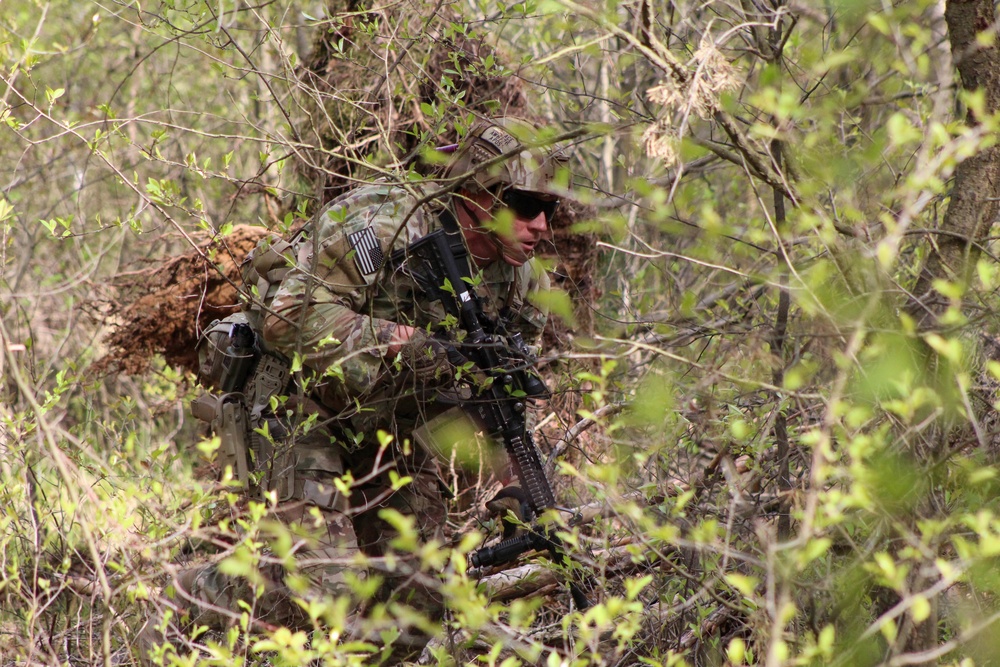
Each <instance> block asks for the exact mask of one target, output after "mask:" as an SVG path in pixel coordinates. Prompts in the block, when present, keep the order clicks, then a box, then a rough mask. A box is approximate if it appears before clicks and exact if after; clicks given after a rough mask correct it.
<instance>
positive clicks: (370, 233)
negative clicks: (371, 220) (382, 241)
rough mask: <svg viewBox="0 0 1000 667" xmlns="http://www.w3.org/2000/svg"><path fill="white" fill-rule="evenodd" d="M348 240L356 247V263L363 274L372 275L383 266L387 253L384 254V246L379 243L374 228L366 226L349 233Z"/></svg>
mask: <svg viewBox="0 0 1000 667" xmlns="http://www.w3.org/2000/svg"><path fill="white" fill-rule="evenodd" d="M347 240H348V242H350V244H351V247H352V248H354V263H355V264H357V265H358V271H360V272H361V275H363V276H370V275H371V274H373V273H375V272H376V271H378V270H379V269H381V268H382V262H383V261H385V255H383V254H382V246H381V245H379V242H378V237H377V236H375V230H374V229H373V228H371V227H365V228H364V229H362V230H361V231H359V232H354V233H353V234H349V235H348V236H347Z"/></svg>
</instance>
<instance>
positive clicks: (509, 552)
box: [469, 532, 549, 567]
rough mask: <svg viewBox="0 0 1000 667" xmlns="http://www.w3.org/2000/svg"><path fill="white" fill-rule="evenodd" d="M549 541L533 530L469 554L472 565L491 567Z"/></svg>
mask: <svg viewBox="0 0 1000 667" xmlns="http://www.w3.org/2000/svg"><path fill="white" fill-rule="evenodd" d="M548 544H549V541H548V540H547V539H545V538H544V537H542V536H541V535H539V534H538V533H535V532H527V533H521V534H520V535H516V536H514V537H511V538H508V539H506V540H501V541H500V542H497V543H496V544H494V545H493V546H491V547H483V548H482V549H477V550H475V551H473V552H472V553H471V554H469V563H470V564H471V565H472V567H492V566H494V565H502V564H504V563H509V562H510V561H512V560H515V559H517V558H518V557H520V556H521V554H524V553H527V552H529V551H537V550H539V549H545V548H547V547H548Z"/></svg>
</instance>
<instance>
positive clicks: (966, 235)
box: [913, 0, 1000, 330]
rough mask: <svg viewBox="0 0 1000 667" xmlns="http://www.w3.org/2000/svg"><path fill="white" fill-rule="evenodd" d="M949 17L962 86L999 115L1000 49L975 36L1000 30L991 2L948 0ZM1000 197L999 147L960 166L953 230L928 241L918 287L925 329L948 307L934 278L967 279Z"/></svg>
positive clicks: (949, 217)
mask: <svg viewBox="0 0 1000 667" xmlns="http://www.w3.org/2000/svg"><path fill="white" fill-rule="evenodd" d="M945 21H946V23H947V24H948V37H949V41H950V43H951V52H952V58H953V60H954V62H955V65H956V67H957V69H958V73H959V76H960V77H961V82H962V89H963V90H969V91H974V90H981V91H983V93H985V97H986V105H985V111H986V112H987V113H996V112H997V110H1000V48H998V46H997V45H996V44H995V43H994V44H991V45H989V46H984V45H983V44H980V43H979V42H978V41H977V40H976V35H978V34H980V33H982V32H986V31H993V32H994V33H996V32H997V25H996V12H995V9H994V6H993V2H992V0H948V2H947V3H946V5H945ZM966 121H967V122H968V124H969V125H971V126H976V125H978V124H979V122H980V121H979V119H978V118H976V117H975V114H974V112H972V111H971V110H970V111H969V113H968V116H967V118H966ZM998 199H1000V147H992V148H987V149H985V150H982V151H980V152H978V153H977V154H976V155H974V156H972V157H970V158H968V159H967V160H965V161H964V162H962V163H961V164H959V165H958V167H957V168H956V170H955V180H954V184H953V187H952V193H951V201H950V203H949V204H948V208H947V210H946V211H945V215H944V220H943V221H942V229H943V230H944V231H947V232H950V233H949V234H947V235H945V234H942V235H936V236H935V237H934V238H932V239H930V242H931V243H932V246H931V253H930V255H929V257H928V259H927V262H926V263H925V265H924V267H923V269H922V270H921V273H920V276H919V277H918V279H917V283H916V285H915V287H914V292H913V293H914V295H915V296H916V297H917V301H918V303H917V304H916V306H915V307H916V309H917V310H918V312H916V313H915V314H916V315H917V321H918V323H919V324H920V328H921V329H922V330H926V329H929V328H932V327H933V326H934V323H935V321H936V318H937V316H938V315H940V314H941V313H942V312H944V310H945V308H947V299H946V298H945V297H943V296H942V295H941V294H939V293H937V292H936V291H935V290H934V288H933V282H934V280H937V279H939V278H940V279H945V280H952V281H956V280H957V281H959V282H962V283H963V284H967V283H968V282H969V279H970V277H971V276H972V275H973V271H974V270H975V266H976V261H977V260H978V259H979V256H980V254H981V248H982V245H983V243H984V241H985V239H986V237H987V236H988V235H989V231H990V227H991V226H992V225H993V221H994V220H995V219H996V217H997V211H998V208H1000V201H998Z"/></svg>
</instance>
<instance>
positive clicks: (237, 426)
mask: <svg viewBox="0 0 1000 667" xmlns="http://www.w3.org/2000/svg"><path fill="white" fill-rule="evenodd" d="M191 413H192V414H193V415H194V416H195V417H197V418H198V419H200V420H201V421H204V422H207V423H209V424H210V425H211V427H212V431H213V432H215V434H216V435H218V436H219V441H220V443H221V446H220V452H221V463H222V465H223V466H226V465H229V466H231V467H232V469H233V474H234V475H236V479H238V480H239V482H240V484H242V485H244V486H247V485H249V483H250V460H249V459H250V457H249V452H248V448H247V441H248V439H249V436H250V425H249V419H248V414H247V409H246V405H244V402H243V394H239V393H230V394H222V395H221V396H215V395H213V394H203V395H202V396H199V397H198V398H196V399H195V400H194V401H192V402H191Z"/></svg>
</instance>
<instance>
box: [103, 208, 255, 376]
mask: <svg viewBox="0 0 1000 667" xmlns="http://www.w3.org/2000/svg"><path fill="white" fill-rule="evenodd" d="M267 233H268V231H267V230H266V229H265V228H263V227H251V226H248V225H240V226H237V227H235V228H234V229H233V232H232V233H231V234H230V235H228V236H226V237H224V238H219V239H215V240H209V241H205V242H203V243H201V244H199V246H198V248H197V250H191V251H189V252H186V253H184V254H183V255H181V256H180V257H175V258H172V259H167V260H166V261H165V263H163V264H160V265H158V266H155V267H152V268H150V269H147V270H144V271H138V272H133V273H128V274H122V275H121V276H120V277H119V280H118V281H117V285H116V287H117V288H118V289H119V291H120V293H121V294H122V297H121V298H120V299H119V301H118V303H116V304H112V307H111V308H110V309H109V312H111V313H114V315H113V316H112V317H111V318H109V319H111V322H109V323H110V324H111V327H112V330H111V333H110V334H109V336H108V337H107V339H106V342H107V344H108V345H109V347H110V348H111V349H110V351H109V352H108V354H107V355H106V356H105V357H104V358H103V359H101V360H100V361H99V362H98V364H97V368H98V370H104V371H119V372H123V373H128V374H140V373H143V372H145V371H146V370H147V369H148V368H149V362H150V360H151V359H152V357H153V356H154V355H156V354H162V355H163V357H164V358H165V359H166V361H167V363H168V364H170V365H172V366H175V367H179V368H184V369H187V370H191V371H194V370H195V367H196V363H197V360H196V357H195V346H196V343H197V341H198V336H199V335H200V333H201V331H203V330H204V329H205V327H206V326H208V325H209V324H211V322H212V321H213V320H215V319H218V318H220V317H225V316H226V315H229V314H231V313H233V312H236V311H237V310H238V309H239V305H238V301H237V296H236V286H237V285H239V284H240V277H239V265H240V262H241V261H242V260H243V258H244V257H245V256H246V255H247V253H249V252H250V250H252V249H253V247H254V246H255V245H256V244H257V241H258V240H259V239H260V238H261V237H262V236H264V235H265V234H267Z"/></svg>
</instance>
